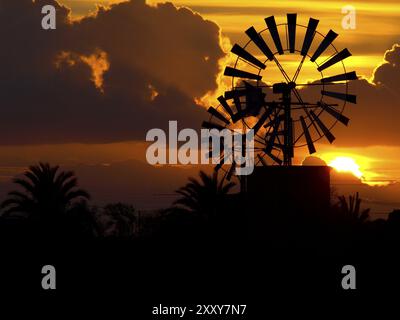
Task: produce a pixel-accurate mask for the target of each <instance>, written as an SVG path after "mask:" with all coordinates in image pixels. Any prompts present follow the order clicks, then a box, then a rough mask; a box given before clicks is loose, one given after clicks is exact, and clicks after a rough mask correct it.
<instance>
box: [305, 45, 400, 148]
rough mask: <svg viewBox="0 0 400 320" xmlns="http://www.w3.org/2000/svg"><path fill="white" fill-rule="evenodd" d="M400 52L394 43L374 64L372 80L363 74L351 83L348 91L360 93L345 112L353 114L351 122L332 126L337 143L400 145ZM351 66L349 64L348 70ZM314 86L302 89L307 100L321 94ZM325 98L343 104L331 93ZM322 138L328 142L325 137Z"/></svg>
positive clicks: (351, 145) (348, 104)
mask: <svg viewBox="0 0 400 320" xmlns="http://www.w3.org/2000/svg"><path fill="white" fill-rule="evenodd" d="M399 54H400V46H399V45H398V44H395V45H393V47H392V48H391V49H390V50H387V51H386V53H385V55H384V60H383V62H382V63H381V64H380V65H379V66H377V67H376V68H375V70H374V74H373V76H372V80H367V79H365V78H362V79H360V80H358V81H352V82H351V83H350V84H349V90H348V91H349V93H351V94H355V95H357V104H351V103H347V104H346V107H345V110H344V112H343V114H344V115H345V116H347V117H348V118H350V122H349V124H348V126H347V127H346V126H344V125H342V124H340V123H338V124H337V125H336V126H335V127H334V128H333V131H332V132H333V134H334V135H335V137H336V138H337V139H336V140H335V142H334V144H335V146H336V147H367V146H374V145H379V146H399V145H400V130H399V121H400V93H399V92H400V91H399V89H400V87H399V84H400V64H399ZM352 70H353V69H352V68H349V67H348V71H352ZM356 71H357V70H356ZM311 87H313V88H307V89H303V90H301V92H302V96H303V100H304V101H306V100H307V99H314V100H315V97H316V96H318V94H319V92H316V90H319V89H318V88H316V86H311ZM328 87H329V88H328V89H327V90H328V91H329V90H330V91H338V92H343V90H342V89H338V88H337V87H335V86H328ZM311 97H313V98H311ZM324 100H326V101H327V102H328V103H339V104H340V105H341V104H342V102H341V101H340V100H337V99H333V98H329V97H328V98H326V99H325V98H324ZM307 101H308V100H307ZM311 101H312V100H311ZM321 141H322V142H323V143H326V140H325V139H323V140H321Z"/></svg>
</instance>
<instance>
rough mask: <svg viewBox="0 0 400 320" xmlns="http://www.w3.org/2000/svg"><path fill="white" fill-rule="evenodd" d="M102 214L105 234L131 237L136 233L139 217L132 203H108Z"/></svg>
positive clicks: (101, 219)
mask: <svg viewBox="0 0 400 320" xmlns="http://www.w3.org/2000/svg"><path fill="white" fill-rule="evenodd" d="M100 216H101V217H100V225H101V229H102V234H103V235H104V236H114V237H122V238H130V237H134V236H135V235H136V234H135V233H136V231H137V230H136V226H137V224H136V223H137V217H136V210H135V208H134V207H133V206H132V205H129V204H124V203H120V202H118V203H110V204H107V205H106V206H105V207H104V209H103V210H102V212H101V214H100Z"/></svg>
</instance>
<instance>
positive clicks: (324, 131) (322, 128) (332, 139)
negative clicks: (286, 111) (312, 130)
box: [310, 110, 335, 143]
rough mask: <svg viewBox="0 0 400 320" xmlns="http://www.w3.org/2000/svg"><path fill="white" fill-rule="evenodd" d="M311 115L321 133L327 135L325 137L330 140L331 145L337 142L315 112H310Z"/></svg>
mask: <svg viewBox="0 0 400 320" xmlns="http://www.w3.org/2000/svg"><path fill="white" fill-rule="evenodd" d="M310 114H311V116H312V118H313V119H314V121H315V122H316V124H317V125H318V126H319V127H320V128H321V131H322V132H323V134H324V135H325V137H326V138H327V139H328V141H329V143H332V142H333V141H335V136H334V135H333V134H332V133H331V132H330V131H329V129H328V128H327V127H326V126H325V125H324V123H323V122H322V121H321V119H320V118H318V116H317V115H316V114H315V113H314V111H312V110H310Z"/></svg>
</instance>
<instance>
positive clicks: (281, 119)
mask: <svg viewBox="0 0 400 320" xmlns="http://www.w3.org/2000/svg"><path fill="white" fill-rule="evenodd" d="M283 119H284V115H283V114H280V115H279V116H278V118H277V119H273V120H271V121H270V122H268V123H267V124H265V125H264V128H267V127H271V126H272V125H274V124H275V123H276V121H279V122H280V121H283Z"/></svg>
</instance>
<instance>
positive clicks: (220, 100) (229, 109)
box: [218, 96, 234, 119]
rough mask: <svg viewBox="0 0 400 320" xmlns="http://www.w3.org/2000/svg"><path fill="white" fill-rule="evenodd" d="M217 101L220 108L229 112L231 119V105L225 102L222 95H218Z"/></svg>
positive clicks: (232, 115)
mask: <svg viewBox="0 0 400 320" xmlns="http://www.w3.org/2000/svg"><path fill="white" fill-rule="evenodd" d="M218 101H219V103H220V104H221V106H222V108H224V109H225V111H226V112H227V113H228V114H229V116H230V117H231V119H233V117H234V114H233V111H232V109H231V107H230V106H229V105H228V102H226V99H225V98H224V97H223V96H219V97H218Z"/></svg>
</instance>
